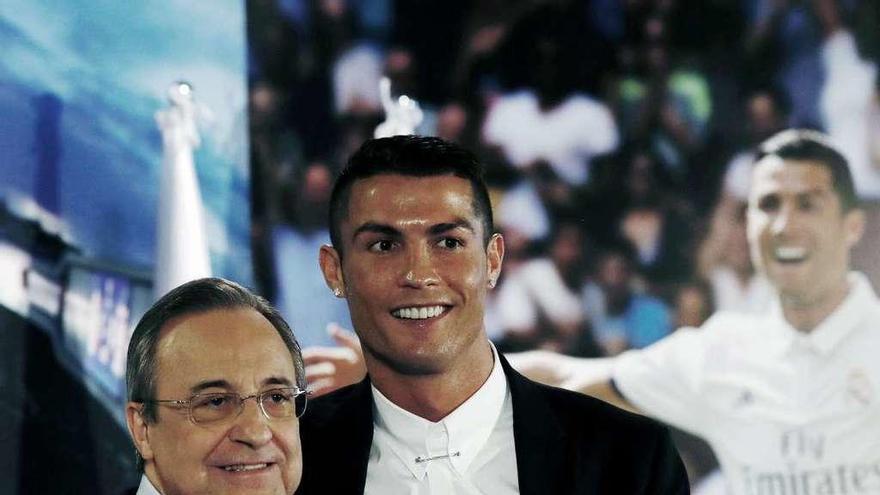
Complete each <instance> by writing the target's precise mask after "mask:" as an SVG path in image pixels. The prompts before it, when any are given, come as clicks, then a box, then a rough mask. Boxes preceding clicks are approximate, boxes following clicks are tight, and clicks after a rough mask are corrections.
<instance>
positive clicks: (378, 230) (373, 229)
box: [352, 222, 400, 237]
mask: <svg viewBox="0 0 880 495" xmlns="http://www.w3.org/2000/svg"><path fill="white" fill-rule="evenodd" d="M367 233H372V234H384V235H388V236H393V237H399V236H400V231H399V230H397V229H395V228H394V227H391V226H390V225H385V224H381V223H376V222H367V223H365V224H363V225H361V226H360V227H358V228H357V229H355V231H354V234H352V237H357V236H359V235H361V234H367Z"/></svg>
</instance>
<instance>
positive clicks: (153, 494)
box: [136, 474, 161, 495]
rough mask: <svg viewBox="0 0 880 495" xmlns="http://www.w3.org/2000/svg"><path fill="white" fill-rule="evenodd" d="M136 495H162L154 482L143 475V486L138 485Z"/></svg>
mask: <svg viewBox="0 0 880 495" xmlns="http://www.w3.org/2000/svg"><path fill="white" fill-rule="evenodd" d="M136 495H161V494H160V493H159V490H157V489H156V487H155V486H153V482H151V481H150V479H149V478H147V475H146V474H142V475H141V484H140V485H138V489H137V493H136Z"/></svg>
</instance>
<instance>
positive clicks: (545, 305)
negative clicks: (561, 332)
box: [496, 258, 584, 333]
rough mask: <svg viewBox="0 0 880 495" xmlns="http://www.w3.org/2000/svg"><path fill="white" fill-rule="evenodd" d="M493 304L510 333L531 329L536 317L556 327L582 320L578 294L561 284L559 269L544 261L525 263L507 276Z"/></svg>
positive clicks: (582, 314)
mask: <svg viewBox="0 0 880 495" xmlns="http://www.w3.org/2000/svg"><path fill="white" fill-rule="evenodd" d="M496 302H497V304H498V315H499V317H500V318H501V324H502V326H503V327H504V328H505V329H507V330H509V331H511V332H514V333H516V332H522V331H527V330H530V329H533V328H534V327H535V325H537V324H538V315H539V314H543V315H544V316H545V317H547V318H548V319H549V320H550V321H551V322H553V323H558V324H574V323H578V322H581V321H583V319H584V310H583V308H582V307H581V301H580V297H579V295H578V294H577V293H574V292H572V291H571V290H570V289H569V288H568V287H567V286H566V285H565V282H564V281H563V280H562V276H561V275H560V274H559V270H557V269H556V266H555V265H554V264H553V262H552V261H551V260H549V259H546V258H539V259H535V260H532V261H529V262H527V263H526V264H524V265H523V266H522V267H519V268H518V269H517V270H516V271H513V272H512V273H510V274H508V275H507V279H506V280H504V282H503V283H502V284H501V286H500V287H499V288H498V299H497V300H496Z"/></svg>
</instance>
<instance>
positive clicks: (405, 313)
mask: <svg viewBox="0 0 880 495" xmlns="http://www.w3.org/2000/svg"><path fill="white" fill-rule="evenodd" d="M443 311H444V309H443V306H425V307H421V308H401V309H396V310H394V311H393V312H392V313H391V314H392V315H394V317H396V318H403V319H406V320H426V319H428V318H434V317H436V316H440V315H441V314H442V313H443Z"/></svg>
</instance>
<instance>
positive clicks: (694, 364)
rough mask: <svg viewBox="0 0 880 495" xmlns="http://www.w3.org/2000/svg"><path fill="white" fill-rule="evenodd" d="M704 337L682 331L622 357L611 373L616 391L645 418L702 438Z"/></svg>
mask: <svg viewBox="0 0 880 495" xmlns="http://www.w3.org/2000/svg"><path fill="white" fill-rule="evenodd" d="M706 337H707V336H706V335H705V333H704V330H701V329H697V328H683V329H680V330H677V331H676V332H674V333H673V334H671V335H669V336H668V337H666V338H664V339H661V340H660V341H658V342H656V343H654V344H653V345H651V346H648V347H646V348H644V349H639V350H632V351H628V352H625V353H624V354H621V355H620V356H619V357H618V359H617V361H616V363H615V365H614V369H613V370H612V379H613V380H614V386H615V388H616V389H617V390H618V391H619V392H620V394H621V395H622V396H623V397H624V398H625V399H626V400H627V401H628V402H630V403H631V404H632V405H634V406H636V407H637V408H638V409H640V410H641V411H642V412H643V413H645V414H647V415H648V416H651V417H654V418H656V419H659V420H660V421H663V422H665V423H668V424H671V425H673V426H675V427H677V428H680V429H682V430H685V431H688V432H691V433H694V434H697V435H699V434H701V433H702V432H703V423H704V421H705V418H706V416H707V414H706V408H705V406H704V405H703V404H702V401H701V400H700V393H699V388H700V378H701V374H702V369H703V363H704V361H705V355H706V347H707V345H708V344H707V340H708V339H707V338H706Z"/></svg>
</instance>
